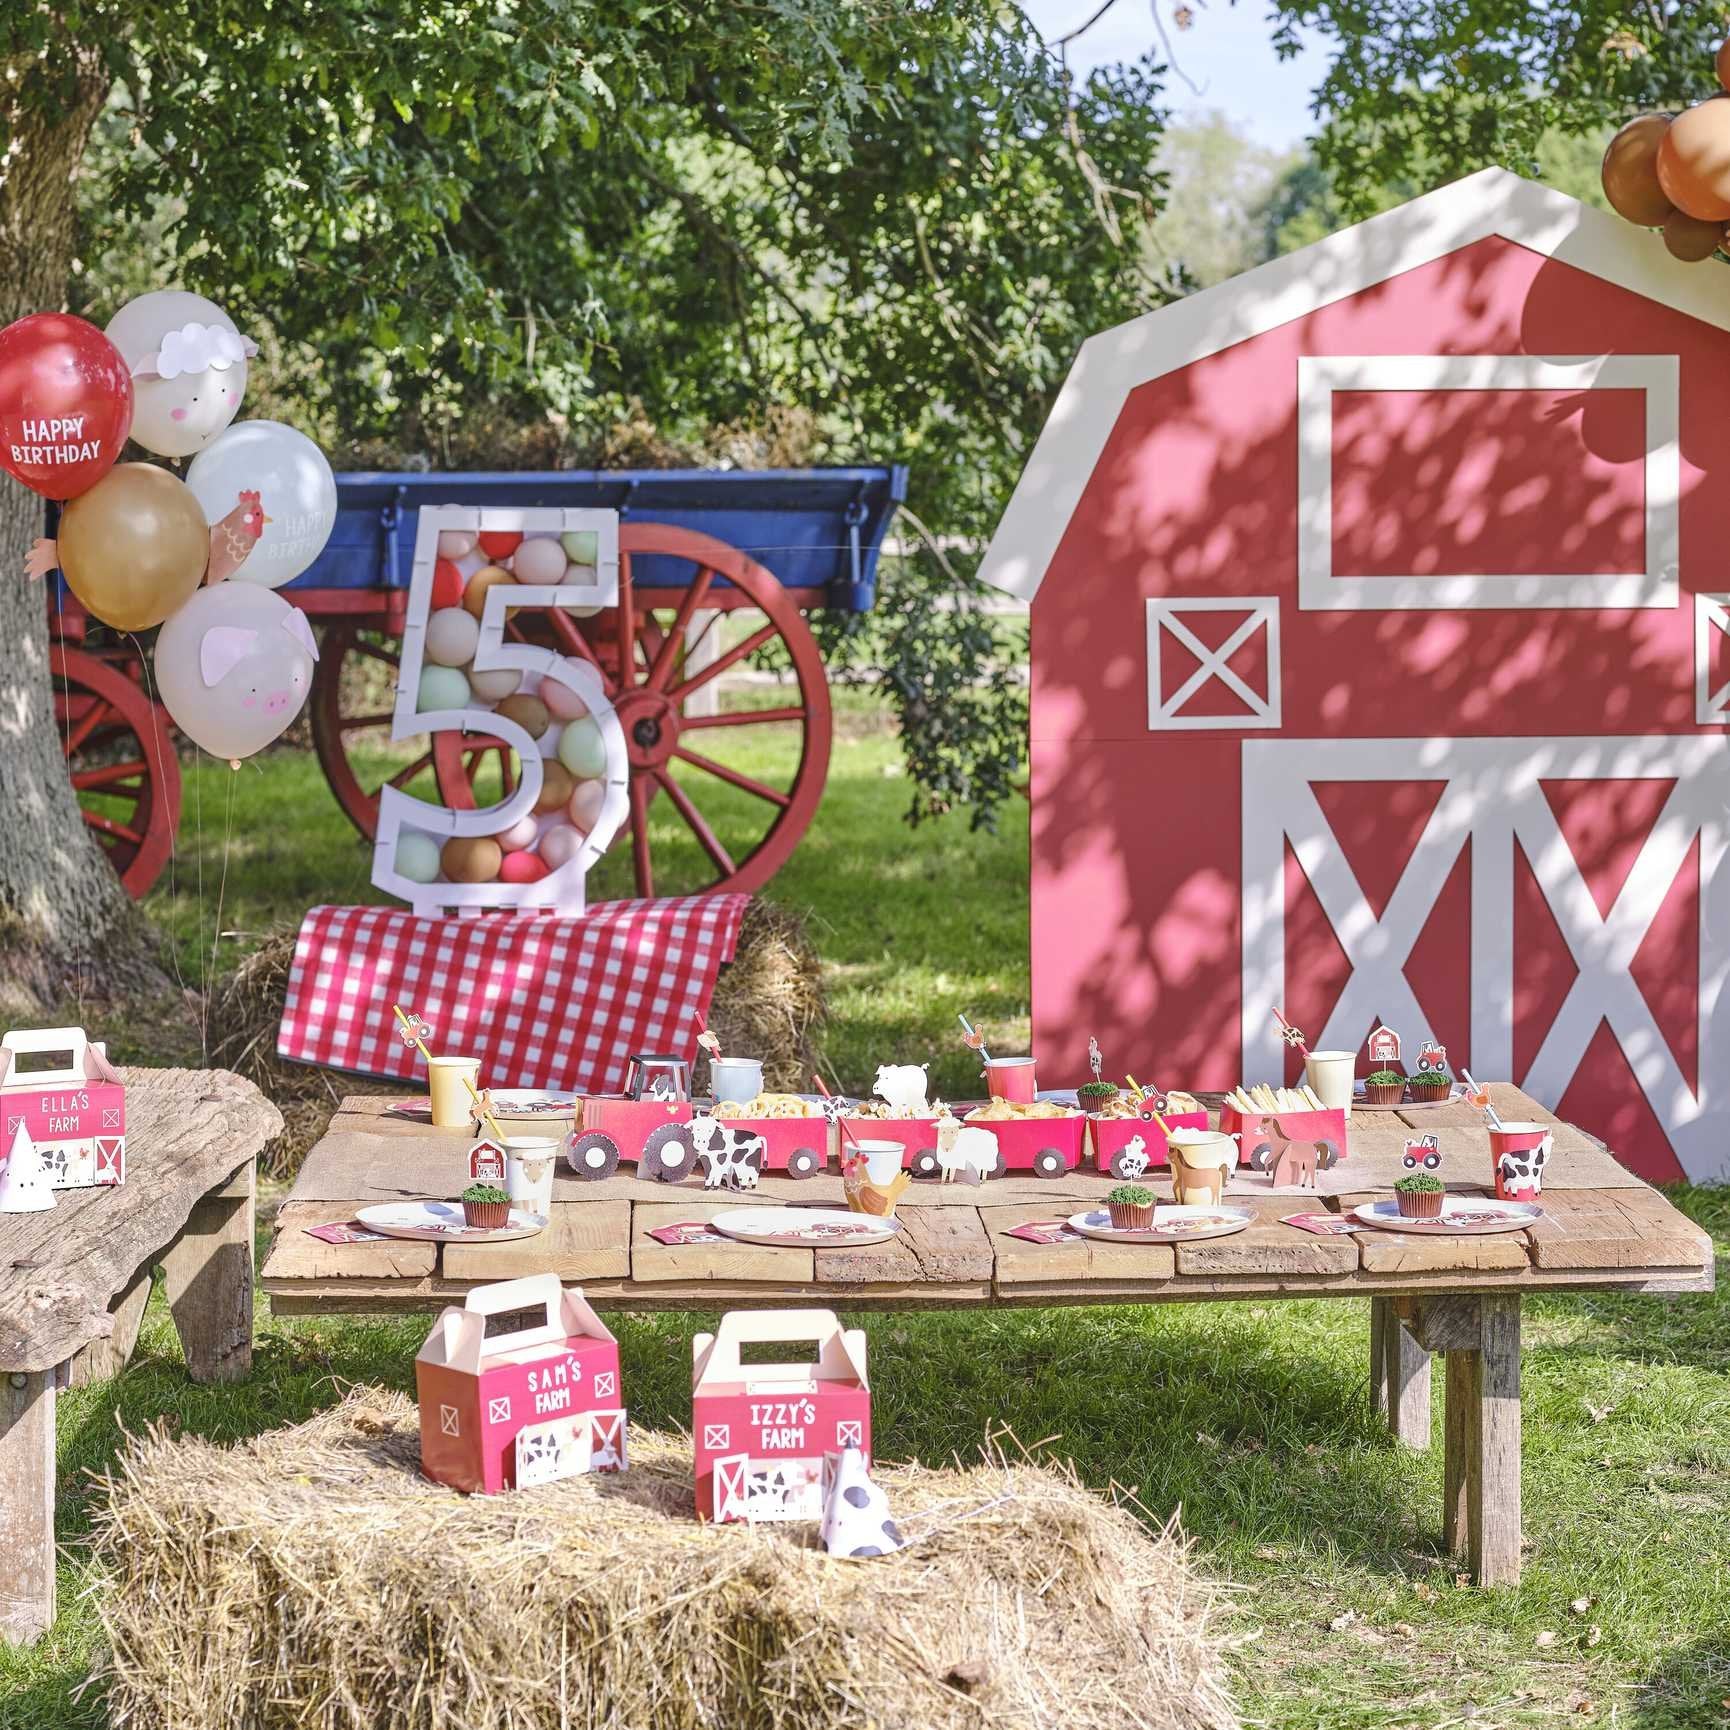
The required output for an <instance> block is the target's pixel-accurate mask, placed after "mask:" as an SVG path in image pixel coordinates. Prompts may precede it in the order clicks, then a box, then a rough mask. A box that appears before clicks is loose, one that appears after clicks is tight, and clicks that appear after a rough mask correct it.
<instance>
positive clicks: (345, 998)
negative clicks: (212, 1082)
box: [276, 895, 751, 1093]
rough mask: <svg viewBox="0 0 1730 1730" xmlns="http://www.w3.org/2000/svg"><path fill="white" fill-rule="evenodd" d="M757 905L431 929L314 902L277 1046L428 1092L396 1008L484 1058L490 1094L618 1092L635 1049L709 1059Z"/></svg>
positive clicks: (651, 906) (380, 912)
mask: <svg viewBox="0 0 1730 1730" xmlns="http://www.w3.org/2000/svg"><path fill="white" fill-rule="evenodd" d="M750 899H751V898H750V896H748V895H686V896H681V897H677V898H675V899H671V900H664V901H612V902H603V903H601V904H600V905H598V906H594V907H591V908H589V909H588V911H587V912H584V913H580V914H576V915H570V914H554V913H507V914H491V915H484V916H482V917H479V918H471V919H423V918H421V917H419V916H418V915H416V914H414V913H411V912H409V911H408V910H407V909H406V908H403V907H314V908H313V909H312V911H311V912H309V913H308V914H307V916H306V918H305V919H304V920H303V921H302V923H301V927H300V935H299V937H298V938H297V939H296V941H295V946H294V967H293V969H292V971H291V972H290V974H289V979H288V1001H287V1004H286V1006H285V1007H284V1009H283V1013H282V1027H281V1029H280V1030H279V1031H278V1033H277V1038H276V1049H277V1050H278V1051H279V1052H280V1053H281V1054H282V1055H283V1056H284V1057H286V1058H288V1059H290V1060H291V1061H292V1062H296V1063H322V1064H326V1065H328V1066H329V1067H331V1068H333V1069H348V1070H354V1071H356V1072H357V1073H360V1074H363V1075H378V1076H386V1077H394V1076H401V1077H403V1078H404V1079H405V1080H409V1079H412V1080H415V1081H417V1082H419V1083H421V1084H423V1085H424V1082H425V1074H424V1071H425V1068H426V1066H425V1064H424V1063H423V1062H422V1061H421V1055H420V1053H419V1052H418V1051H417V1050H416V1049H415V1048H414V1047H413V1046H412V1045H404V1044H403V1042H402V1039H401V1038H400V1036H399V1034H398V1031H397V1021H396V1017H395V1016H394V1015H392V1014H391V1005H392V1004H393V1003H400V1004H401V1005H402V1006H403V1008H404V1010H405V1011H413V1012H415V1013H417V1014H419V1015H421V1016H423V1017H424V1018H425V1019H426V1020H427V1021H428V1022H429V1023H430V1024H431V1026H432V1028H433V1036H432V1038H431V1039H429V1040H428V1041H427V1043H428V1045H429V1046H430V1047H431V1048H432V1050H433V1051H435V1052H438V1051H448V1052H457V1053H461V1054H462V1055H463V1056H465V1057H478V1058H479V1059H480V1062H481V1082H482V1085H483V1086H488V1087H547V1088H569V1089H571V1090H572V1091H574V1092H595V1093H601V1092H608V1091H617V1090H618V1089H620V1088H622V1087H623V1086H624V1083H625V1060H626V1058H628V1057H629V1056H630V1055H631V1054H632V1053H633V1052H638V1051H648V1052H664V1053H667V1054H669V1055H672V1056H679V1057H688V1058H694V1057H695V1056H696V1053H697V1044H696V1040H697V1033H698V1031H699V1029H700V1028H701V1026H702V1018H703V1017H705V1016H706V1015H707V1014H708V1012H709V999H710V997H711V996H712V995H713V993H714V989H715V976H716V974H717V973H718V972H719V971H720V967H721V963H722V962H723V961H731V960H732V958H733V948H734V945H735V944H736V943H737V942H738V938H739V922H740V920H741V919H742V918H743V917H744V913H745V908H746V907H747V906H748V905H749V903H750Z"/></svg>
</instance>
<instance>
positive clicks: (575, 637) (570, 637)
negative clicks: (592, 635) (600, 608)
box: [547, 607, 601, 668]
mask: <svg viewBox="0 0 1730 1730" xmlns="http://www.w3.org/2000/svg"><path fill="white" fill-rule="evenodd" d="M547 622H548V623H549V624H550V625H551V627H552V632H553V635H554V636H555V637H557V638H558V639H559V643H560V646H561V647H562V648H563V649H564V651H565V653H566V654H567V655H579V656H581V657H582V659H583V660H585V661H587V662H588V663H589V665H590V666H591V667H597V668H598V667H599V666H600V664H601V662H600V658H599V657H598V656H597V655H596V654H595V651H594V649H593V648H592V647H591V646H590V643H589V639H588V638H587V637H585V636H584V635H583V633H582V632H581V631H580V630H578V628H577V621H576V620H575V619H573V618H572V617H571V615H570V614H569V613H567V612H566V611H565V610H564V608H563V607H554V608H553V609H552V610H551V611H550V612H549V613H548V614H547Z"/></svg>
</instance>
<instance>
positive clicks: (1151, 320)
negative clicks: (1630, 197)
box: [979, 168, 1730, 601]
mask: <svg viewBox="0 0 1730 1730" xmlns="http://www.w3.org/2000/svg"><path fill="white" fill-rule="evenodd" d="M1491 235H1500V236H1501V237H1502V238H1503V239H1506V240H1511V241H1515V242H1517V243H1518V244H1519V245H1521V246H1525V247H1529V248H1530V249H1531V250H1532V251H1534V252H1539V253H1543V254H1544V255H1545V256H1547V257H1550V258H1556V259H1560V260H1561V261H1562V262H1563V263H1566V264H1571V265H1573V266H1575V267H1576V268H1578V269H1580V270H1584V271H1589V272H1590V273H1591V274H1592V275H1594V276H1597V277H1601V278H1603V279H1604V280H1605V281H1606V282H1612V283H1615V284H1617V285H1618V286H1620V287H1622V288H1626V289H1631V290H1632V291H1633V292H1634V293H1636V294H1642V295H1645V296H1647V297H1648V298H1650V299H1652V300H1656V301H1661V302H1663V303H1664V304H1665V305H1667V306H1672V307H1675V308H1677V309H1678V310H1679V311H1682V312H1685V313H1688V314H1690V315H1691V316H1693V317H1695V318H1698V319H1701V320H1703V321H1704V322H1705V323H1707V324H1712V325H1716V326H1718V327H1719V328H1720V329H1722V330H1730V279H1726V277H1725V276H1724V275H1723V274H1722V273H1721V272H1719V271H1717V270H1703V269H1701V268H1700V266H1698V265H1692V264H1682V263H1680V262H1678V261H1677V260H1676V259H1673V258H1672V257H1671V256H1670V255H1669V253H1668V252H1666V251H1665V249H1664V245H1663V242H1662V240H1661V239H1660V238H1659V237H1658V236H1657V235H1656V234H1652V233H1645V232H1642V231H1641V230H1639V229H1636V228H1635V227H1633V226H1632V225H1631V224H1629V223H1627V222H1624V221H1623V220H1622V219H1621V217H1619V216H1612V215H1610V214H1608V213H1607V212H1605V211H1602V210H1594V209H1593V208H1592V207H1591V206H1590V205H1586V204H1582V203H1580V201H1579V200H1578V199H1576V198H1570V197H1568V195H1567V194H1566V193H1562V192H1556V191H1553V190H1552V189H1551V188H1549V187H1547V186H1539V185H1537V184H1536V183H1535V182H1533V181H1529V180H1523V179H1521V178H1520V176H1519V175H1517V174H1510V173H1508V172H1507V170H1506V169H1501V168H1485V169H1482V170H1480V171H1479V172H1478V173H1476V174H1471V175H1467V176H1466V178H1465V179H1463V180H1456V181H1455V182H1454V183H1453V184H1452V185H1450V186H1443V187H1440V188H1438V189H1437V190H1436V191H1434V192H1428V193H1425V194H1424V195H1423V196H1422V197H1420V198H1414V199H1412V200H1411V201H1410V202H1409V203H1406V204H1402V205H1399V206H1397V207H1396V208H1395V209H1393V210H1387V211H1383V212H1382V213H1381V215H1379V216H1372V217H1371V218H1370V219H1369V220H1368V221H1367V222H1360V223H1358V224H1357V225H1356V226H1355V227H1353V228H1346V229H1342V230H1341V231H1340V232H1339V233H1338V234H1330V235H1329V236H1327V238H1326V239H1324V240H1318V241H1316V242H1314V244H1312V245H1310V246H1306V247H1304V248H1303V249H1302V250H1301V251H1298V252H1294V253H1290V254H1288V255H1287V256H1286V257H1284V258H1276V259H1274V260H1273V261H1272V262H1271V263H1268V264H1264V265H1260V266H1258V267H1257V268H1256V269H1254V270H1251V271H1246V272H1245V273H1244V274H1243V275H1242V276H1235V277H1233V278H1231V279H1230V281H1228V282H1222V283H1220V284H1218V285H1217V286H1216V287H1213V288H1209V289H1204V290H1203V291H1201V292H1200V293H1199V294H1192V295H1189V296H1188V297H1186V298H1185V299H1183V300H1178V301H1173V302H1172V303H1171V304H1170V305H1169V306H1162V307H1159V308H1157V309H1156V310H1155V311H1153V312H1148V313H1143V314H1142V316H1141V317H1140V318H1133V319H1131V320H1129V322H1128V323H1127V324H1120V325H1117V326H1115V327H1114V328H1113V329H1111V330H1106V331H1101V332H1100V333H1099V334H1098V335H1097V336H1093V337H1089V338H1088V340H1087V341H1086V342H1084V343H1083V344H1082V345H1081V352H1080V353H1079V354H1078V355H1077V356H1076V357H1075V364H1074V365H1073V366H1072V367H1071V368H1070V370H1069V376H1068V378H1066V379H1065V380H1064V382H1063V389H1062V390H1061V391H1060V392H1059V393H1058V397H1057V402H1056V404H1055V405H1054V406H1053V408H1052V411H1051V415H1050V418H1049V419H1048V420H1047V421H1046V423H1045V427H1044V430H1043V431H1042V432H1041V433H1040V435H1039V442H1038V443H1037V444H1036V445H1035V446H1034V447H1033V455H1032V457H1031V458H1030V459H1029V460H1028V464H1027V467H1026V468H1025V469H1024V470H1023V471H1022V475H1021V479H1020V480H1019V481H1018V482H1017V483H1016V487H1015V492H1014V494H1013V495H1012V496H1011V498H1010V500H1009V507H1008V509H1007V510H1005V511H1004V513H1003V519H1002V521H1001V522H999V523H998V525H997V533H996V534H995V535H994V536H993V537H992V541H991V545H990V547H989V548H988V549H987V551H986V554H985V560H984V563H983V564H982V565H981V566H980V570H979V574H980V576H981V577H982V578H984V580H985V581H986V582H988V583H992V584H994V585H995V586H996V587H998V588H1000V589H1004V590H1007V591H1008V592H1009V593H1010V594H1012V595H1019V596H1020V597H1021V598H1022V599H1024V600H1029V601H1030V600H1032V599H1033V596H1034V594H1035V592H1036V591H1037V590H1038V588H1039V585H1040V582H1041V581H1042V580H1043V579H1044V576H1045V572H1046V568H1047V567H1048V566H1049V564H1050V563H1051V560H1052V557H1053V556H1054V555H1055V553H1056V551H1057V547H1058V544H1059V542H1060V541H1061V540H1062V539H1063V535H1064V531H1065V530H1066V529H1067V528H1068V526H1069V519H1070V517H1071V515H1072V514H1073V513H1074V511H1075V507H1076V506H1077V504H1079V503H1080V500H1081V495H1082V492H1083V489H1084V488H1085V487H1086V485H1087V482H1088V478H1089V476H1091V474H1092V473H1093V469H1094V465H1095V464H1096V463H1097V462H1098V461H1099V458H1100V455H1101V453H1102V452H1103V451H1104V449H1105V445H1106V441H1107V440H1108V439H1109V438H1110V436H1111V431H1112V428H1113V427H1114V426H1116V424H1117V420H1118V416H1119V415H1120V414H1121V413H1122V410H1123V406H1124V403H1125V401H1126V400H1127V399H1128V396H1129V393H1130V392H1131V391H1132V390H1134V389H1135V388H1136V387H1137V386H1138V385H1143V384H1147V383H1148V382H1149V381H1150V380H1152V379H1156V378H1163V377H1164V376H1165V374H1167V373H1170V372H1176V371H1178V370H1179V369H1180V368H1182V367H1186V366H1189V365H1191V364H1192V363H1194V362H1195V361H1198V360H1205V359H1206V358H1207V357H1208V356H1209V355H1211V354H1217V353H1219V352H1220V350H1222V349H1226V348H1230V347H1231V346H1232V345H1233V344H1234V343H1239V342H1243V341H1246V340H1247V339H1248V338H1250V337H1255V336H1260V335H1262V334H1263V333H1264V332H1265V331H1270V330H1273V329H1275V328H1276V327H1277V326H1279V325H1282V324H1287V323H1289V322H1290V321H1291V320H1292V319H1295V318H1303V317H1305V316H1306V315H1308V314H1309V313H1312V312H1315V311H1317V310H1318V309H1319V308H1321V307H1324V306H1330V305H1332V304H1333V303H1334V302H1336V301H1340V300H1345V299H1347V298H1349V297H1350V296H1351V295H1354V294H1361V293H1362V292H1363V291H1364V290H1365V289H1368V288H1373V287H1374V286H1375V285H1376V284H1377V283H1379V282H1385V281H1387V280H1388V278H1390V277H1393V276H1398V275H1399V274H1400V273H1401V272H1403V271H1408V270H1413V269H1415V268H1416V267H1418V266H1419V265H1424V264H1429V263H1431V262H1433V261H1434V260H1435V259H1438V258H1442V257H1445V256H1446V255H1447V254H1448V253H1450V252H1456V251H1458V250H1459V249H1460V248H1461V247H1464V246H1471V245H1473V244H1474V243H1475V242H1477V241H1480V240H1484V239H1486V238H1488V237H1489V236H1491ZM1293 389H1294V390H1295V389H1296V380H1295V379H1294V380H1293Z"/></svg>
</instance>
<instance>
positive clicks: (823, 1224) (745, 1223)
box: [709, 1207, 901, 1249]
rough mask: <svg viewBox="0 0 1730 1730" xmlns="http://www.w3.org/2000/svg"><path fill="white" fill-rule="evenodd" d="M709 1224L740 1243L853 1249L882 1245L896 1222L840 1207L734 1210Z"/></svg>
mask: <svg viewBox="0 0 1730 1730" xmlns="http://www.w3.org/2000/svg"><path fill="white" fill-rule="evenodd" d="M709 1224H710V1225H711V1226H712V1227H713V1228H714V1229H715V1230H716V1231H718V1232H720V1233H721V1234H722V1236H724V1237H731V1238H737V1239H738V1240H739V1242H740V1243H763V1244H774V1245H784V1246H786V1247H788V1248H792V1249H853V1248H855V1247H856V1246H858V1245H860V1244H867V1243H886V1242H887V1241H888V1240H889V1239H890V1238H892V1237H893V1236H894V1235H895V1234H896V1232H898V1231H899V1230H900V1229H901V1225H900V1222H899V1221H898V1220H893V1219H878V1218H877V1217H876V1216H875V1215H872V1214H864V1213H850V1212H848V1210H847V1209H846V1208H844V1207H735V1208H732V1209H730V1210H729V1211H728V1212H726V1213H718V1214H716V1215H715V1217H714V1218H713V1219H712V1220H710V1221H709Z"/></svg>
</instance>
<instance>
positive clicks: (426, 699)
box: [416, 667, 469, 710]
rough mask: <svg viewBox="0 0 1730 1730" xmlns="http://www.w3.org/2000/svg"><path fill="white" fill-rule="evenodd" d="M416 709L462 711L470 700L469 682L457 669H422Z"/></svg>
mask: <svg viewBox="0 0 1730 1730" xmlns="http://www.w3.org/2000/svg"><path fill="white" fill-rule="evenodd" d="M416 699H417V701H416V707H417V708H420V709H422V710H427V709H461V708H463V707H464V706H465V705H466V704H467V703H468V700H469V682H468V680H467V679H465V678H464V677H463V676H462V674H461V673H459V672H458V671H457V669H456V668H455V667H422V668H421V674H420V686H419V688H418V690H417V691H416Z"/></svg>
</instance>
